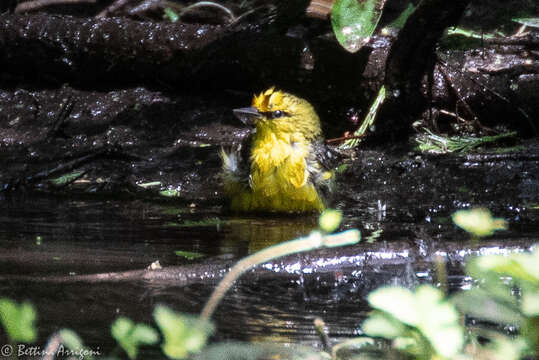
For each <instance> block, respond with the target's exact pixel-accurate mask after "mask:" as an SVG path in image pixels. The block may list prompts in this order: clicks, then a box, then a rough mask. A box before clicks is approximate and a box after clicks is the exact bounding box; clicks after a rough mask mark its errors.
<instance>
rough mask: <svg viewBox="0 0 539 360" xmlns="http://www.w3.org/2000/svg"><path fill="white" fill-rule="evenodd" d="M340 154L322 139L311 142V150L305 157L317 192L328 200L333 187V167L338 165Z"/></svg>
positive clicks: (340, 158)
mask: <svg viewBox="0 0 539 360" xmlns="http://www.w3.org/2000/svg"><path fill="white" fill-rule="evenodd" d="M341 160H342V156H341V155H340V154H339V153H338V152H337V151H336V150H334V149H333V148H332V147H330V146H328V145H326V144H325V143H324V142H323V141H316V142H314V143H313V144H312V151H311V153H310V154H309V156H308V157H307V169H308V171H309V173H310V175H311V179H312V182H313V184H314V186H315V187H316V190H317V191H318V193H319V194H320V195H321V196H322V197H323V198H324V199H325V200H329V199H330V198H331V194H332V192H333V191H334V188H335V174H334V171H333V170H334V169H335V168H336V167H337V166H338V165H339V163H340V161H341Z"/></svg>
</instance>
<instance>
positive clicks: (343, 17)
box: [331, 0, 385, 53]
mask: <svg viewBox="0 0 539 360" xmlns="http://www.w3.org/2000/svg"><path fill="white" fill-rule="evenodd" d="M384 5H385V0H336V1H335V3H334V4H333V8H332V10H331V25H332V26H333V32H334V33H335V36H336V37H337V40H338V41H339V43H340V44H341V46H342V47H344V48H345V49H346V50H347V51H349V52H352V53H354V52H356V51H358V50H359V49H361V47H362V46H363V45H365V44H366V43H368V42H369V40H370V37H371V36H372V34H373V33H374V30H375V29H376V25H378V21H379V20H380V17H381V16H382V10H383V8H384Z"/></svg>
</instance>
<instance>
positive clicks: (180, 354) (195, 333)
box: [153, 305, 213, 359]
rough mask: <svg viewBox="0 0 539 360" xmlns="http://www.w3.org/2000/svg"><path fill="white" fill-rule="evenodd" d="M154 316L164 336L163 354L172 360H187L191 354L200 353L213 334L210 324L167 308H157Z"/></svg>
mask: <svg viewBox="0 0 539 360" xmlns="http://www.w3.org/2000/svg"><path fill="white" fill-rule="evenodd" d="M153 316H154V319H155V322H156V323H157V326H159V329H160V330H161V333H162V334H163V338H164V343H163V344H162V346H161V347H162V349H163V352H164V353H165V355H167V356H168V357H170V358H172V359H185V358H186V357H187V356H188V355H189V354H193V353H197V352H200V350H201V349H202V348H203V347H204V346H205V345H206V343H207V341H208V337H209V336H210V335H211V334H212V333H213V325H212V324H210V323H209V322H207V321H202V320H200V319H199V318H197V317H194V316H191V315H183V314H178V313H176V312H174V311H172V310H171V309H169V308H168V307H166V306H161V305H158V306H156V307H155V310H154V312H153Z"/></svg>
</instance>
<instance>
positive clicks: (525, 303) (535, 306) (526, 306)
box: [522, 289, 539, 330]
mask: <svg viewBox="0 0 539 360" xmlns="http://www.w3.org/2000/svg"><path fill="white" fill-rule="evenodd" d="M522 312H523V313H524V315H526V316H539V289H535V291H532V290H531V289H530V290H528V291H523V294H522ZM538 330H539V329H538Z"/></svg>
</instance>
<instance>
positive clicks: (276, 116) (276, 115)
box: [272, 110, 283, 119]
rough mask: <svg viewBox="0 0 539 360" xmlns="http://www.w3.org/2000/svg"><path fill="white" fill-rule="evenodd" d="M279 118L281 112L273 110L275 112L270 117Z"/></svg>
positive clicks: (281, 114)
mask: <svg viewBox="0 0 539 360" xmlns="http://www.w3.org/2000/svg"><path fill="white" fill-rule="evenodd" d="M281 116H283V112H282V111H281V110H275V111H274V112H273V114H272V117H273V118H274V119H276V118H280V117H281Z"/></svg>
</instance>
